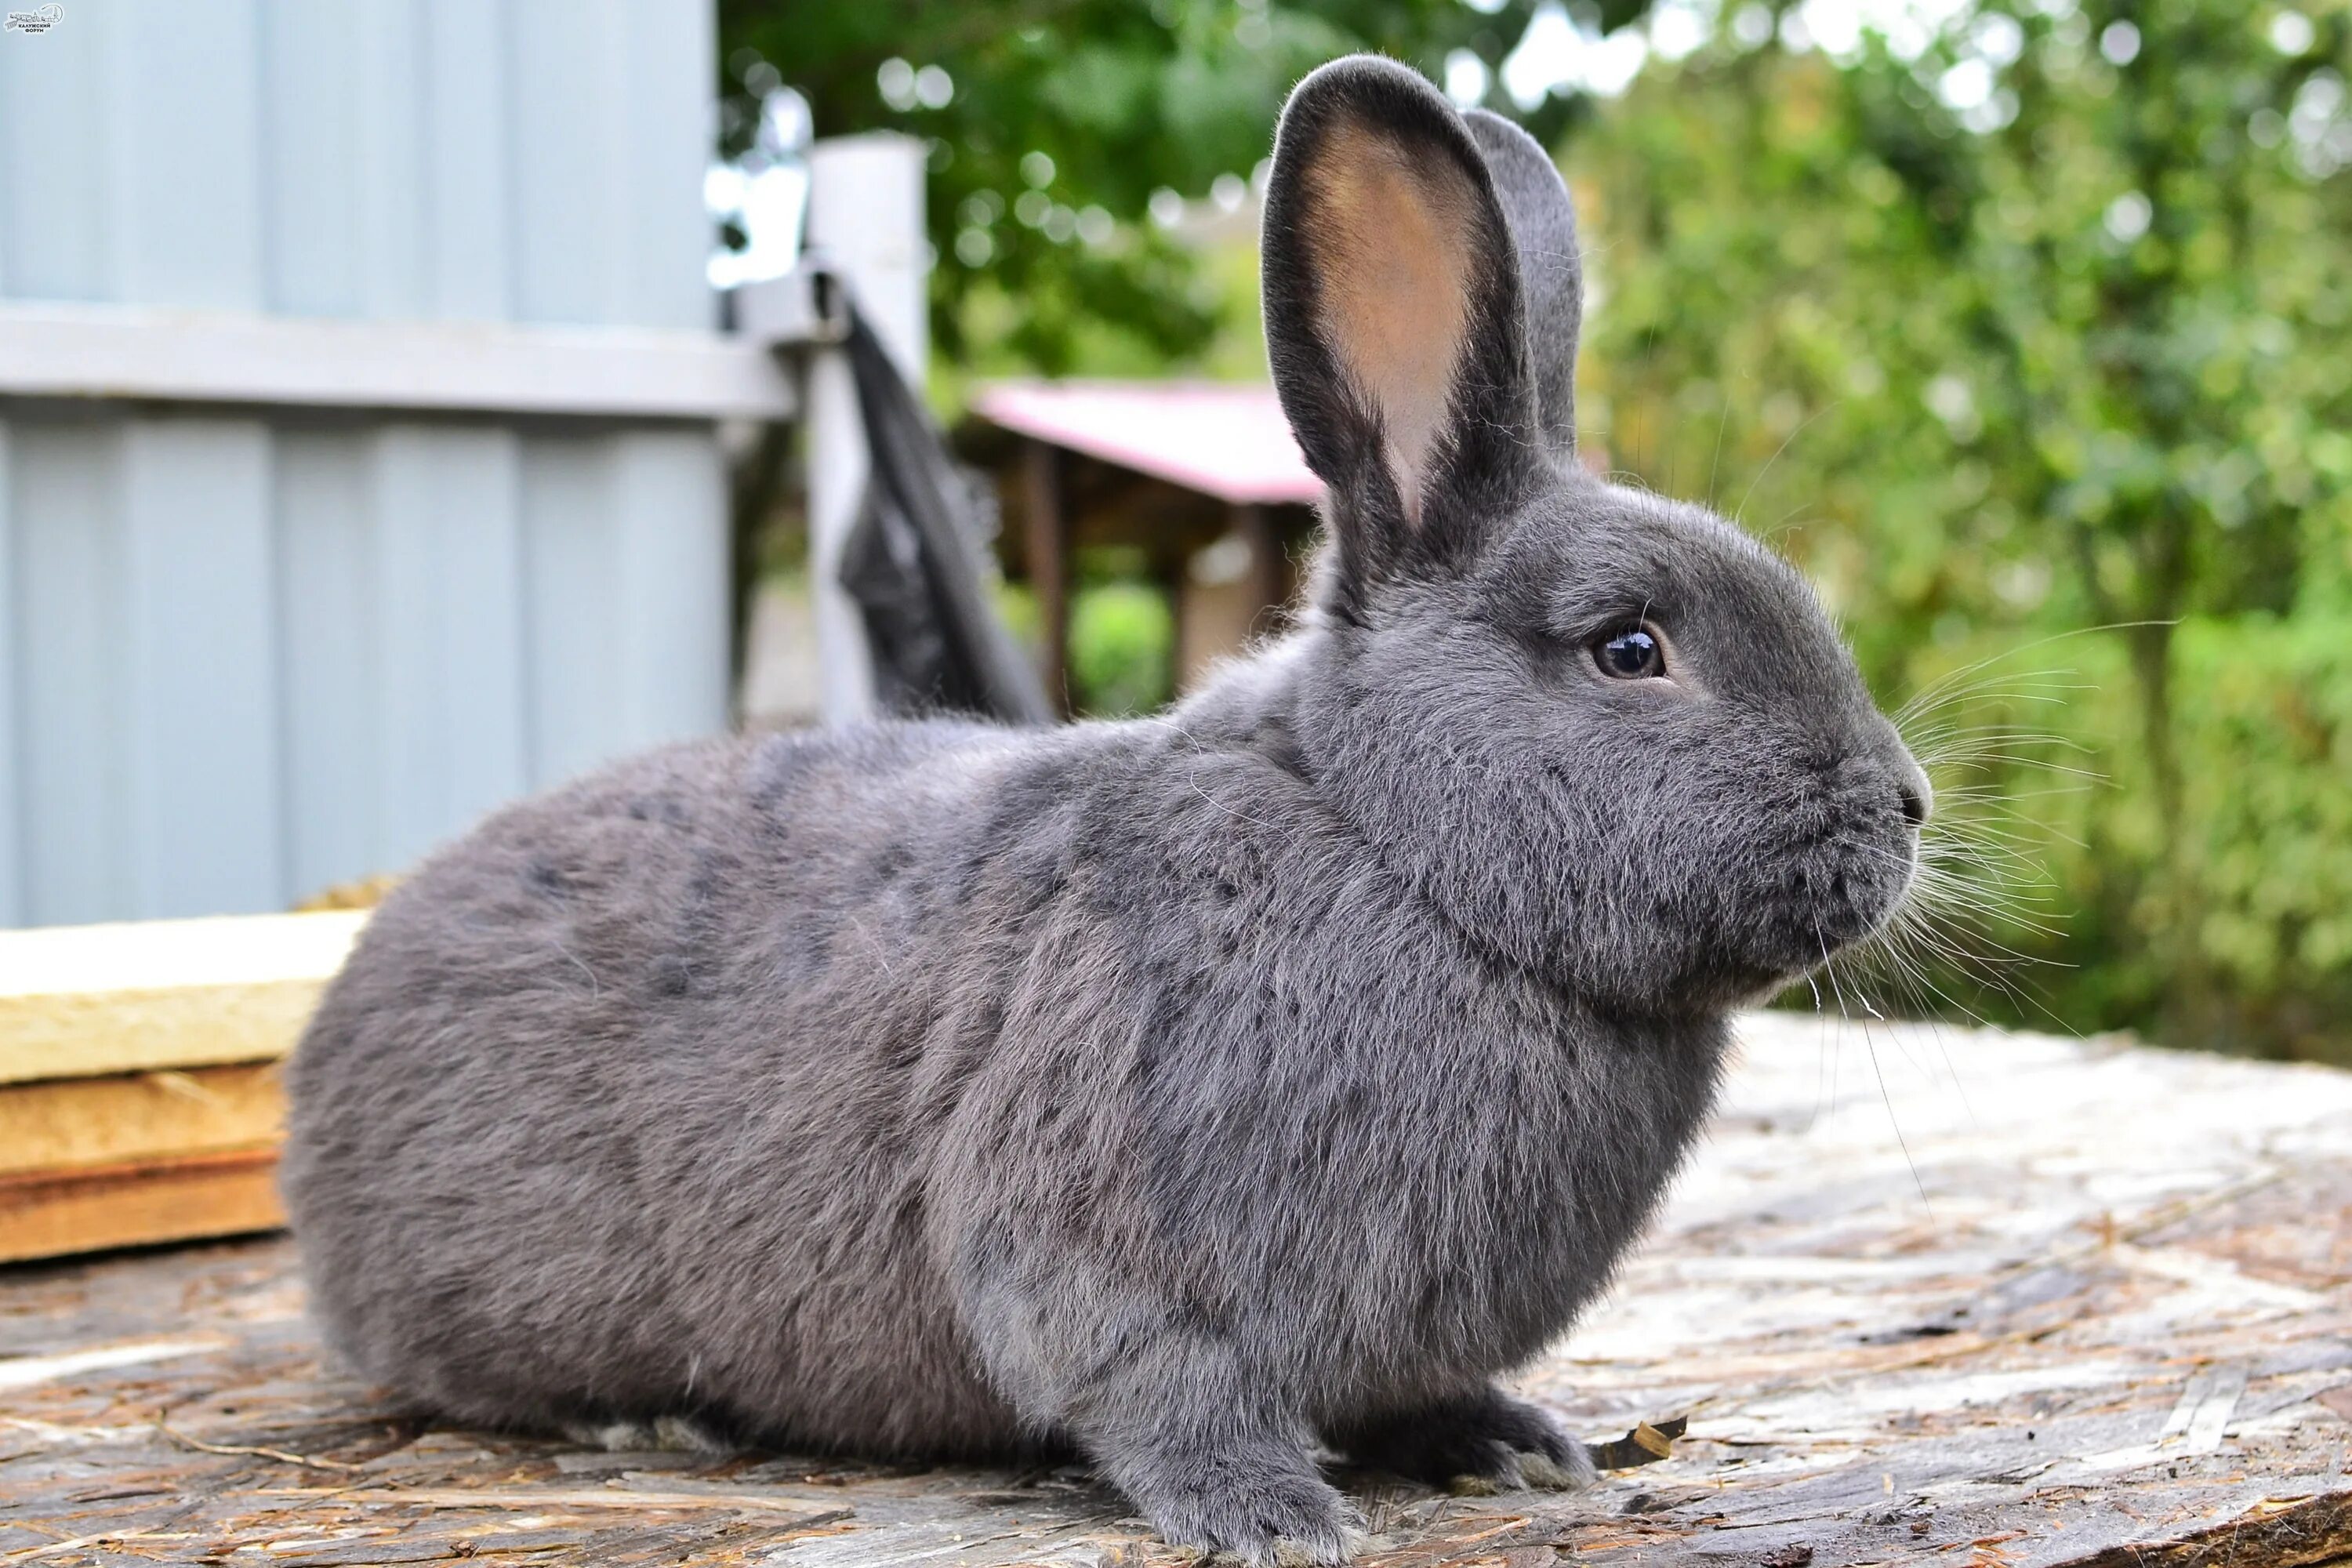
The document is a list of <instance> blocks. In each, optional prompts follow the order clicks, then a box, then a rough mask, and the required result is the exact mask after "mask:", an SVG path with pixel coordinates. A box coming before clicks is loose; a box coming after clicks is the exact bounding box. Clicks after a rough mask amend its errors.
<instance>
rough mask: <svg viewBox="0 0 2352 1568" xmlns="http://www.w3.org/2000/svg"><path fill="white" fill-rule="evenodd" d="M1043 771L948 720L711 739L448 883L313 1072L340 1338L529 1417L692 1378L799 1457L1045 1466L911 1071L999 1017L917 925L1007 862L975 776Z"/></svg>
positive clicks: (320, 1262)
mask: <svg viewBox="0 0 2352 1568" xmlns="http://www.w3.org/2000/svg"><path fill="white" fill-rule="evenodd" d="M1017 751H1018V743H1017V742H1013V740H1012V739H1011V738H1010V737H1008V736H1006V735H1005V734H1003V732H1002V731H988V730H982V729H974V728H968V727H961V726H953V725H945V724H940V725H909V726H898V727H895V728H893V729H890V730H887V731H877V732H872V733H868V734H865V735H861V736H858V737H856V738H852V739H846V740H842V739H827V738H792V737H770V738H767V739H764V740H758V741H730V742H713V743H705V744H696V745H689V746H685V747H679V748H675V749H672V750H669V751H666V752H657V753H655V754H653V755H650V756H647V757H643V758H639V759H636V760H635V761H632V762H629V763H623V764H621V765H620V766H618V767H616V768H614V769H612V770H609V771H607V772H604V773H600V774H597V775H594V776H593V777H591V778H589V779H587V780H584V781H583V782H581V783H579V784H574V785H572V786H571V787H569V788H566V789H563V790H561V791H558V792H556V793H554V794H552V795H548V796H545V797H542V798H541V799H538V800H534V801H530V802H528V803H525V804H523V805H519V806H516V807H514V808H512V809H510V810H509V811H507V812H505V813H502V814H501V815H499V816H497V817H494V818H493V819H491V821H489V822H488V823H487V824H485V825H484V826H482V827H481V828H480V829H478V831H477V832H476V833H474V834H473V835H472V836H470V837H467V839H465V840H463V841H462V842H460V843H459V844H457V846H455V847H452V848H450V849H448V850H446V851H445V852H443V853H442V854H441V855H439V856H437V857H436V858H434V859H433V860H432V861H430V862H428V863H427V864H426V866H425V868H422V869H421V870H420V871H419V872H418V874H417V875H416V876H415V878H414V879H412V880H411V882H410V883H409V884H407V885H406V886H404V887H403V888H402V889H400V890H399V891H398V892H396V893H395V894H394V896H393V897H392V898H391V899H389V900H387V901H386V903H385V904H384V906H383V909H382V910H380V911H379V912H378V914H377V915H376V917H375V918H374V920H373V921H372V922H371V923H370V925H369V928H368V930H367V931H366V933H365V934H364V936H363V938H362V942H361V944H360V947H359V950H358V951H357V952H356V953H355V954H354V956H353V958H352V962H351V963H350V964H349V965H348V966H347V967H346V969H345V971H344V973H343V974H342V975H341V977H339V979H338V980H337V981H336V983H335V984H333V986H331V988H330V991H329V993H328V995H327V997H326V999H325V1001H324V1003H323V1004H322V1005H321V1006H320V1011H319V1013H318V1016H317V1017H316V1018H315V1020H314V1021H313V1023H312V1025H311V1026H310V1031H309V1033H308V1035H307V1036H306V1037H305V1039H304V1041H303V1043H302V1046H301V1048H300V1050H299V1052H298V1053H297V1055H296V1058H295V1060H294V1063H293V1065H292V1067H291V1068H290V1076H289V1089H290V1091H291V1092H290V1098H291V1100H292V1106H293V1110H292V1117H291V1126H290V1139H289V1148H288V1152H287V1160H286V1168H285V1169H286V1176H285V1184H286V1188H287V1194H288V1200H289V1208H290V1210H291V1213H292V1216H293V1220H294V1224H295V1226H296V1229H297V1231H298V1234H299V1236H300V1238H301V1240H302V1242H303V1246H304V1249H305V1256H306V1260H307V1262H308V1266H309V1270H310V1280H311V1286H312V1290H313V1295H314V1299H315V1302H316V1310H317V1311H318V1312H319V1313H320V1317H321V1318H322V1320H323V1321H324V1322H325V1323H326V1325H327V1327H328V1330H329V1331H330V1333H331V1335H332V1336H333V1338H334V1339H335V1340H336V1341H337V1342H339V1343H340V1344H341V1346H342V1347H343V1348H345V1349H346V1350H347V1351H348V1352H350V1353H351V1354H352V1356H353V1357H354V1359H356V1360H357V1361H358V1362H359V1363H360V1364H361V1365H362V1368H363V1369H364V1370H365V1371H367V1372H368V1373H371V1374H372V1375H373V1376H375V1377H377V1378H379V1379H381V1380H383V1381H384V1382H386V1383H389V1384H393V1385H394V1386H396V1387H398V1388H400V1389H402V1390H403V1391H404V1392H406V1393H408V1394H412V1395H414V1396H415V1397H419V1398H421V1399H424V1400H425V1401H426V1402H428V1403H429V1404H431V1405H435V1406H436V1407H438V1408H441V1409H443V1410H446V1411H448V1412H450V1413H452V1414H454V1415H461V1416H469V1417H472V1418H475V1419H480V1420H485V1421H490V1422H494V1423H500V1424H523V1425H532V1426H548V1425H556V1424H565V1423H582V1422H590V1423H593V1422H598V1421H603V1420H608V1419H634V1418H639V1417H649V1416H652V1415H661V1414H675V1413H679V1412H680V1406H681V1400H680V1392H679V1391H680V1390H687V1391H689V1394H688V1399H687V1401H686V1404H687V1405H688V1408H689V1409H698V1410H699V1411H700V1413H702V1414H704V1415H708V1416H709V1417H712V1418H714V1419H715V1420H716V1421H717V1422H718V1423H719V1424H721V1425H728V1426H739V1427H743V1428H750V1429H755V1430H761V1431H766V1432H770V1433H776V1434H790V1433H792V1432H793V1431H794V1430H796V1429H803V1422H802V1420H801V1419H800V1415H801V1413H803V1412H816V1411H822V1412H824V1413H826V1414H825V1417H824V1423H823V1426H824V1429H823V1430H822V1431H821V1432H820V1431H814V1430H809V1431H806V1436H809V1437H810V1438H812V1439H814V1440H821V1441H824V1442H826V1443H828V1444H833V1443H839V1444H846V1445H852V1446H857V1447H870V1448H882V1449H891V1448H900V1447H910V1446H917V1445H919V1446H920V1447H924V1448H927V1449H933V1450H937V1449H941V1448H945V1449H949V1450H953V1449H956V1448H961V1447H972V1448H982V1447H987V1448H994V1447H1003V1445H1004V1444H1005V1443H1006V1442H1007V1441H1009V1440H1011V1438H1012V1437H1013V1431H1012V1425H1011V1422H1012V1418H1011V1416H1010V1415H1009V1413H1008V1412H1007V1411H1006V1410H1005V1409H1004V1408H1003V1406H1002V1405H1000V1404H999V1403H998V1402H997V1401H995V1400H994V1399H993V1398H992V1397H991V1396H989V1395H987V1394H985V1393H984V1392H982V1384H981V1383H980V1382H979V1381H978V1379H977V1378H976V1376H975V1375H974V1371H973V1367H972V1364H971V1351H970V1347H969V1346H968V1344H967V1343H966V1342H965V1341H964V1339H963V1337H962V1335H961V1331H959V1330H958V1329H957V1328H956V1327H955V1326H954V1322H953V1318H952V1314H951V1312H950V1310H948V1305H947V1303H946V1301H945V1300H944V1299H943V1297H942V1295H941V1292H940V1288H939V1286H938V1283H937V1281H938V1279H939V1271H938V1269H937V1268H935V1267H934V1266H933V1264H932V1263H931V1261H930V1260H929V1258H928V1256H927V1254H926V1241H925V1237H924V1235H923V1223H924V1222H923V1214H924V1204H923V1201H922V1195H921V1194H922V1192H923V1189H924V1185H925V1183H926V1181H927V1179H928V1177H929V1169H928V1161H929V1148H928V1146H927V1145H928V1140H927V1137H926V1133H925V1125H926V1091H925V1086H924V1085H923V1083H922V1082H921V1081H920V1079H921V1077H922V1074H923V1073H924V1071H925V1070H926V1069H925V1066H924V1063H925V1061H926V1059H927V1058H926V1055H925V1053H924V1052H922V1051H920V1050H915V1049H909V1048H908V1042H909V1041H910V1040H917V1041H919V1040H921V1039H923V1038H924V1037H926V1036H930V1037H937V1036H938V1035H939V1034H940V1032H941V1031H950V1032H951V1031H954V1030H956V1029H958V1028H963V1027H970V1026H974V1025H973V1024H972V1023H971V1020H972V1019H973V1018H976V1017H977V1016H979V1015H980V1014H982V1013H983V1012H984V1011H985V1002H984V998H985V995H986V994H987V992H988V990H989V986H988V985H987V984H985V983H984V982H983V980H982V977H980V976H977V975H971V974H966V973H961V972H959V971H958V969H957V967H956V965H955V964H954V963H952V962H941V961H940V958H939V955H935V954H931V953H927V952H923V951H920V944H921V943H922V942H923V941H924V936H923V932H924V931H926V930H927V929H931V928H933V927H935V926H936V925H937V923H938V922H935V921H929V920H927V919H925V918H921V911H919V910H909V908H908V904H909V901H910V900H924V899H927V898H932V897H936V896H939V895H940V893H941V892H942V889H940V888H939V887H938V886H937V885H936V884H938V883H939V882H940V879H945V878H950V877H952V876H953V875H955V874H956V868H957V867H958V866H959V865H960V864H961V863H963V862H965V861H967V860H970V859H972V858H974V857H975V856H977V855H978V851H977V850H973V851H971V852H969V853H966V852H962V851H961V847H960V846H959V844H958V843H957V842H956V841H955V835H956V834H957V833H958V832H960V831H961V832H968V831H969V830H970V828H971V826H972V824H971V811H970V810H969V809H968V802H969V798H970V797H971V794H972V792H973V790H974V788H975V780H976V779H978V778H982V777H984V776H985V775H986V774H987V773H988V771H989V768H990V765H991V759H992V758H998V757H1002V756H1003V755H1006V754H1008V753H1014V752H1017ZM982 826H984V823H982ZM918 862H920V866H919V867H918ZM915 881H922V882H925V883H927V884H929V885H927V886H925V887H923V888H919V889H914V890H912V891H910V890H909V889H908V883H910V882H915ZM909 944H912V945H909ZM917 975H920V976H923V977H924V978H923V980H922V981H921V982H920V983H919V984H917V983H915V982H914V981H913V979H912V978H911V977H913V976H917ZM937 1054H938V1053H936V1052H934V1053H931V1057H932V1058H934V1059H935V1058H936V1057H937Z"/></svg>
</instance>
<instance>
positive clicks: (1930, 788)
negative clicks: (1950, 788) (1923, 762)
mask: <svg viewBox="0 0 2352 1568" xmlns="http://www.w3.org/2000/svg"><path fill="white" fill-rule="evenodd" d="M1895 794H1896V795H1900V796H1901V797H1902V799H1903V820H1905V821H1906V822H1908V823H1909V824H1910V825H1911V826H1914V827H1925V826H1927V818H1928V817H1929V816H1933V815H1934V814H1935V810H1936V788H1935V786H1934V785H1933V784H1929V783H1928V782H1927V770H1926V769H1925V768H1922V767H1921V766H1920V765H1919V764H1918V763H1916V762H1914V761H1912V760H1911V759H1910V758H1909V757H1908V756H1906V757H1905V758H1904V759H1903V762H1902V765H1901V766H1900V767H1899V768H1897V769H1896V771H1895Z"/></svg>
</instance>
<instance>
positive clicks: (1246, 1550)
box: [1147, 1466, 1363, 1568]
mask: <svg viewBox="0 0 2352 1568" xmlns="http://www.w3.org/2000/svg"><path fill="white" fill-rule="evenodd" d="M1147 1511H1148V1512H1149V1513H1150V1516H1151V1521H1152V1523H1154V1524H1155V1525H1157V1526H1159V1529H1160V1534H1161V1535H1162V1536H1163V1537H1165V1538H1166V1539H1167V1540H1168V1542H1170V1543H1171V1544H1172V1545H1177V1546H1191V1547H1196V1548H1199V1549H1200V1550H1202V1552H1207V1553H1210V1554H1220V1553H1223V1554H1230V1555H1231V1556H1233V1557H1237V1558H1239V1559H1241V1560H1242V1561H1243V1562H1244V1563H1249V1564H1251V1565H1252V1568H1333V1565H1336V1564H1339V1563H1345V1562H1347V1560H1348V1559H1349V1556H1351V1555H1352V1554H1353V1553H1354V1552H1355V1551H1356V1550H1357V1549H1358V1548H1359V1547H1360V1545H1361V1544H1362V1541H1363V1537H1362V1531H1361V1521H1360V1520H1359V1519H1358V1517H1357V1515H1356V1511H1355V1510H1354V1509H1352V1508H1351V1507H1349V1504H1348V1501H1347V1500H1346V1499H1344V1498H1342V1497H1341V1496H1340V1495H1339V1493H1338V1492H1336V1491H1334V1490H1333V1489H1331V1488H1330V1487H1329V1486H1328V1485H1327V1484H1326V1483H1325V1482H1324V1481H1323V1480H1322V1479H1321V1478H1320V1477H1318V1476H1316V1475H1315V1474H1313V1473H1312V1472H1311V1471H1297V1472H1293V1471H1287V1470H1276V1471H1271V1472H1266V1473H1260V1474H1256V1475H1250V1474H1244V1473H1237V1472H1236V1471H1235V1470H1234V1469H1231V1468H1225V1467H1222V1466H1217V1467H1212V1468H1210V1469H1209V1471H1208V1473H1206V1474H1204V1475H1202V1476H1201V1477H1200V1478H1199V1479H1197V1480H1193V1479H1187V1480H1185V1481H1183V1482H1181V1483H1179V1484H1177V1485H1175V1486H1172V1487H1169V1488H1166V1489H1160V1495H1159V1496H1157V1497H1155V1498H1153V1499H1152V1500H1150V1504H1149V1505H1148V1508H1147Z"/></svg>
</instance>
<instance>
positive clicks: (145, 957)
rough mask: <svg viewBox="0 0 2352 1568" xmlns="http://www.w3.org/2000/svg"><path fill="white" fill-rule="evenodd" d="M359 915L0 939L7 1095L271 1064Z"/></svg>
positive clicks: (72, 929) (3, 935) (1, 1060)
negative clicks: (116, 1076) (35, 1085)
mask: <svg viewBox="0 0 2352 1568" xmlns="http://www.w3.org/2000/svg"><path fill="white" fill-rule="evenodd" d="M366 921H367V915H366V913H365V911H362V910H349V911H346V910H338V911H333V912H329V913H317V914H293V915H239V916H227V917H222V918H219V919H213V920H193V921H136V922H132V923H127V924H122V925H97V926H57V927H46V928H36V929H33V930H29V931H0V1084H5V1083H21V1082H26V1081H30V1080H34V1079H60V1078H86V1077H90V1076H94V1075H99V1074H106V1073H122V1072H142V1071H151V1070H154V1069H159V1068H192V1067H211V1066H216V1065H218V1064H221V1063H226V1062H254V1061H268V1060H271V1059H274V1058H278V1057H282V1056H284V1055H285V1054H286V1053H287V1052H288V1051H289V1050H291V1049H292V1048H293V1047H294V1042H295V1039H296V1038H297V1037H299V1035H300V1033H301V1030H302V1025H303V1023H304V1022H305V1021H306V1020H307V1019H308V1018H309V1017H310V1009H311V1008H312V1007H313V1006H314V1005H316V1004H317V1002H318V998H319V991H320V987H321V986H322V985H324V984H325V983H326V982H327V980H328V979H329V977H331V975H332V974H333V973H335V971H336V969H337V968H338V967H340V966H341V963H342V961H343V958H344V956H345V955H346V954H347V953H349V952H350V951H351V946H352V941H353V940H354V939H355V938H356V937H357V936H358V935H359V931H360V927H361V926H362V925H363V924H365V923H366Z"/></svg>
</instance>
